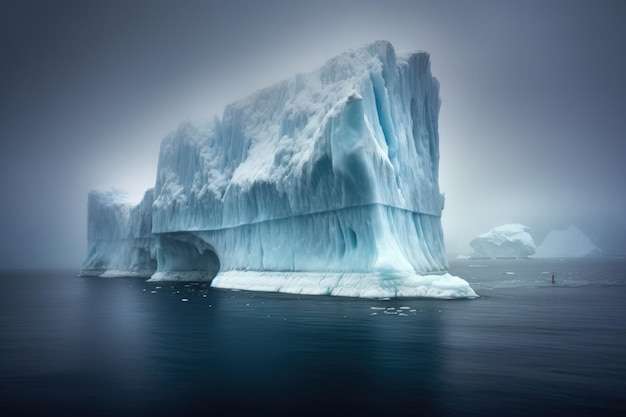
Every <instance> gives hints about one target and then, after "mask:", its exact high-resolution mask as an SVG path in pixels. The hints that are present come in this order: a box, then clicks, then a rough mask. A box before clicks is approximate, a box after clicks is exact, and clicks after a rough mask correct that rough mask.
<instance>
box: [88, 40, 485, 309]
mask: <svg viewBox="0 0 626 417" xmlns="http://www.w3.org/2000/svg"><path fill="white" fill-rule="evenodd" d="M439 107H440V99H439V84H438V82H437V80H436V79H435V78H434V77H433V76H432V75H431V72H430V61H429V56H428V54H426V53H421V52H420V53H410V54H406V55H398V56H397V55H396V53H395V51H394V49H393V47H392V46H391V44H390V43H388V42H384V41H379V42H375V43H373V44H371V45H368V46H366V47H363V48H360V49H356V50H352V51H348V52H346V53H344V54H342V55H340V56H337V57H335V58H333V59H330V60H329V61H328V62H326V64H325V65H324V66H322V67H321V68H320V69H319V70H317V71H314V72H311V73H308V74H298V75H296V76H295V77H294V78H291V79H289V80H286V81H282V82H279V83H277V84H274V85H272V86H270V87H268V88H266V89H263V90H260V91H258V92H256V93H254V94H252V95H251V96H249V97H248V98H246V99H243V100H241V101H238V102H236V103H233V104H231V105H229V106H227V107H226V108H225V110H224V114H223V116H222V117H221V119H218V118H215V119H214V120H213V121H210V122H208V123H206V124H204V125H194V124H191V123H183V124H181V125H180V126H179V127H178V129H177V130H176V131H175V132H173V133H172V134H170V135H169V136H168V137H166V138H165V139H164V140H163V142H162V145H161V150H160V154H159V164H158V172H157V180H156V187H155V189H154V200H153V203H152V204H151V206H150V207H149V210H148V211H147V212H144V211H142V213H144V215H147V214H145V213H148V212H149V216H150V217H151V226H152V230H151V232H152V236H154V238H153V240H152V241H151V243H150V245H151V246H150V251H148V253H150V254H151V256H154V257H155V258H156V261H157V262H156V263H157V270H156V272H155V273H154V274H153V275H152V278H151V279H152V280H198V279H208V280H213V281H212V285H213V286H218V287H225V288H241V289H258V290H264V291H285V292H294V293H314V294H334V295H350V296H368V297H369V296H372V297H376V296H380V297H387V296H404V295H406V296H439V297H448V298H453V297H473V296H475V295H476V294H475V293H474V291H473V290H472V289H471V288H470V287H469V285H468V284H467V282H465V281H463V280H461V279H460V278H456V277H452V276H450V275H449V274H448V273H447V272H446V269H447V260H446V256H445V250H444V243H443V234H442V230H441V221H440V219H441V212H442V208H443V205H444V198H443V196H442V194H441V193H440V191H439V185H438V166H439V134H438V125H437V123H438V115H439ZM93 198H94V199H96V197H93ZM90 202H91V197H90ZM142 204H143V203H142ZM96 206H97V207H96ZM101 206H102V205H101V204H96V205H95V206H94V209H93V210H94V213H95V212H96V211H97V212H98V213H100V212H102V213H103V214H104V213H105V212H106V210H104V208H102V207H101ZM146 206H147V203H146ZM90 210H91V204H90ZM107 210H109V209H107ZM141 210H144V209H141ZM141 210H140V211H141ZM106 213H108V212H106ZM107 215H108V214H107ZM109 217H110V216H109ZM118 217H119V218H121V217H123V216H121V215H120V216H117V217H115V218H116V219H117V218H118ZM92 221H94V222H96V223H97V222H99V221H100V220H99V215H96V214H93V215H90V230H91V228H92V226H91V222H92ZM109 223H110V222H109V221H107V223H106V224H102V225H101V226H98V227H95V226H94V228H96V229H98V228H99V227H102V228H103V229H106V230H107V231H108V230H109V229H111V230H116V229H117V228H120V227H118V226H117V224H116V225H109ZM121 228H122V229H124V227H121ZM124 230H126V229H124ZM127 235H128V233H126V234H125V236H127ZM98 236H100V235H98ZM141 237H142V238H143V237H144V235H143V234H141ZM137 238H139V237H137ZM112 239H113V238H112ZM114 239H118V238H117V235H115V237H114ZM133 239H136V237H135V236H134V235H133ZM137 243H138V242H137V241H133V245H136V244H137ZM96 245H99V247H101V248H103V249H102V250H105V251H106V250H108V248H107V247H106V245H107V244H105V243H103V242H98V241H93V240H92V239H91V234H90V250H91V249H92V247H94V249H93V251H94V252H96V253H97V252H99V251H100V249H99V248H95V246H96ZM142 253H145V252H142ZM92 258H93V259H99V260H101V261H102V259H104V258H106V257H105V256H101V257H97V256H95V255H94V256H92ZM112 258H114V259H115V262H117V263H119V264H120V265H117V264H115V265H113V263H111V267H110V268H108V267H106V266H105V265H106V262H104V261H102V262H101V263H100V264H98V265H99V266H100V267H102V268H104V269H116V270H132V269H133V268H132V267H131V266H127V267H126V268H124V267H123V266H124V265H121V264H124V262H122V259H121V258H123V257H122V256H121V255H120V256H115V257H112ZM89 259H90V258H89V256H88V261H89ZM124 260H125V258H124ZM88 261H86V262H85V264H84V266H83V270H98V269H99V268H96V266H95V265H94V264H93V263H92V262H91V261H89V262H88ZM216 274H217V276H216ZM215 276H216V277H215ZM214 277H215V278H214Z"/></svg>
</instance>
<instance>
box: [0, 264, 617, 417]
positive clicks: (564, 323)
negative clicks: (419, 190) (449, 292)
mask: <svg viewBox="0 0 626 417" xmlns="http://www.w3.org/2000/svg"><path fill="white" fill-rule="evenodd" d="M450 271H451V272H452V273H454V274H456V275H459V276H461V277H463V278H465V279H467V280H468V281H469V282H470V283H471V284H472V286H473V288H474V289H475V290H476V292H477V293H479V294H480V295H481V298H479V299H475V300H433V299H404V300H393V299H391V300H367V299H346V298H333V297H325V296H294V295H286V294H271V293H254V292H246V291H228V290H216V289H211V288H209V287H207V286H206V285H205V284H186V285H185V284H175V285H168V284H163V283H159V284H149V283H145V282H144V281H143V280H141V279H135V278H125V279H120V278H108V279H103V278H78V277H76V271H0V337H1V343H0V410H2V411H0V412H1V413H2V415H3V416H13V415H29V416H30V415H40V416H42V415H46V416H50V415H73V416H80V415H95V416H108V415H116V416H117V415H128V416H168V415H172V416H173V415H182V416H196V415H207V416H215V415H263V414H264V413H268V412H271V413H274V414H277V415H290V416H291V415H294V416H301V415H315V416H328V415H393V414H397V415H420V416H490V415H493V416H496V415H497V416H502V415H506V416H529V415H542V416H543V415H568V416H586V415H588V416H596V415H598V416H599V415H602V416H617V415H625V413H626V276H625V274H626V260H624V259H595V260H455V261H453V262H451V265H450ZM552 274H554V275H555V278H556V282H555V284H552V283H551V276H552Z"/></svg>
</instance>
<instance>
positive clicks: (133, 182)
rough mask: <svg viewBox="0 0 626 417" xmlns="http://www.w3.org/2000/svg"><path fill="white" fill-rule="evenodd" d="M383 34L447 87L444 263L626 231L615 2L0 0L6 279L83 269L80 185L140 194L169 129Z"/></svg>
mask: <svg viewBox="0 0 626 417" xmlns="http://www.w3.org/2000/svg"><path fill="white" fill-rule="evenodd" d="M377 39H386V40H389V41H391V42H392V43H393V44H394V46H395V48H396V50H397V51H399V52H402V51H409V50H424V51H427V52H429V53H430V55H431V60H432V71H433V73H434V75H435V76H436V77H437V78H438V79H439V81H440V83H441V98H442V102H443V104H442V107H441V113H440V124H439V127H440V136H441V144H440V146H441V161H440V162H441V165H440V186H441V189H442V190H443V191H444V192H445V194H446V198H447V202H446V207H445V211H444V215H443V225H444V233H445V237H446V244H447V247H448V250H449V252H450V253H452V254H457V253H469V251H470V249H469V246H467V243H468V241H469V240H470V239H471V238H472V237H473V236H475V235H477V234H480V233H483V232H486V231H488V230H490V229H491V228H493V227H496V226H498V225H501V224H504V223H511V222H518V223H523V224H526V225H527V226H529V227H531V231H534V232H535V234H537V236H538V237H537V238H538V239H541V238H542V237H543V235H545V233H546V232H547V230H549V229H550V228H554V227H564V226H567V225H568V224H569V223H574V222H579V221H581V219H589V218H597V219H604V220H607V219H613V218H617V219H620V220H621V221H622V222H623V221H624V218H625V215H624V214H625V213H626V192H625V190H624V188H625V187H624V186H625V183H626V164H624V158H625V156H626V152H625V151H626V145H625V140H626V137H625V135H626V134H625V133H624V132H626V103H625V100H626V81H625V78H624V76H625V74H626V2H624V1H619V0H616V1H610V0H605V1H591V0H590V1H573V0H563V1H549V0H541V1H539V0H538V1H516V2H514V1H503V0H494V1H419V0H411V1H380V0H377V1H366V0H360V1H357V0H353V1H341V0H334V1H325V0H316V1H303V2H299V1H262V0H249V1H237V0H229V1H223V2H211V1H173V0H172V1H156V0H150V1H86V0H81V1H65V0H57V1H45V0H44V1H28V0H19V1H13V0H9V1H7V0H3V1H2V2H0V57H1V59H2V65H0V139H1V148H0V190H2V200H1V204H0V219H1V220H0V222H1V223H0V225H1V227H2V229H1V233H0V267H47V266H54V267H61V266H69V267H73V268H78V267H79V266H80V262H81V261H82V258H83V256H84V253H85V249H86V234H87V229H86V222H87V210H86V206H87V192H88V190H90V189H92V188H101V187H108V186H111V185H117V186H119V187H123V188H127V189H128V190H129V191H131V192H132V193H139V192H142V191H143V190H145V189H146V188H149V187H151V186H153V184H154V179H155V174H156V165H157V157H158V150H159V144H160V141H161V139H162V138H163V137H164V136H165V135H166V134H167V133H169V132H170V131H172V130H174V129H175V128H176V127H177V125H178V124H179V123H180V122H181V121H183V120H202V119H207V118H212V117H213V116H214V115H221V112H222V109H223V107H224V106H225V105H226V104H228V103H230V102H232V101H234V100H237V99H239V98H242V97H244V96H246V95H247V94H249V93H251V92H253V91H255V90H257V89H259V88H262V87H265V86H267V85H269V84H271V83H274V82H276V81H279V80H281V79H285V78H288V77H290V76H292V75H293V74H295V73H298V72H308V71H311V70H314V69H316V68H318V67H319V66H321V65H322V64H323V63H324V62H325V61H326V60H327V59H328V58H330V57H332V56H334V55H337V54H339V53H341V52H343V51H344V50H347V49H350V48H356V47H360V46H362V45H364V44H367V43H370V42H372V41H374V40H377Z"/></svg>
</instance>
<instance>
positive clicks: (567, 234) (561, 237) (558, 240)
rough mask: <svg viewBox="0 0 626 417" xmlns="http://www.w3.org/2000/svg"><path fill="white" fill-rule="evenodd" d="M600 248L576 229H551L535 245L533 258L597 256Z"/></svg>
mask: <svg viewBox="0 0 626 417" xmlns="http://www.w3.org/2000/svg"><path fill="white" fill-rule="evenodd" d="M600 254H601V251H600V248H598V247H597V246H596V245H594V244H593V242H592V241H591V240H590V239H589V238H588V237H587V236H586V235H585V234H584V233H583V232H581V231H580V229H578V228H577V227H576V226H570V227H569V228H567V229H565V230H552V231H551V232H550V233H548V235H547V236H546V238H545V239H544V240H543V242H542V243H541V245H539V246H538V247H537V252H536V253H535V255H534V257H535V258H584V257H591V256H599V255H600Z"/></svg>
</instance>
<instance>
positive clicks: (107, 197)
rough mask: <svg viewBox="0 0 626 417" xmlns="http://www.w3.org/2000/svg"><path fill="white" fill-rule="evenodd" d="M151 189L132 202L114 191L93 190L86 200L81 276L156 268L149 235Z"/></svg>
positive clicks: (146, 274)
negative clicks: (85, 225)
mask: <svg viewBox="0 0 626 417" xmlns="http://www.w3.org/2000/svg"><path fill="white" fill-rule="evenodd" d="M153 201H154V189H150V190H148V191H146V193H145V194H144V197H143V199H142V201H141V202H140V203H139V204H137V205H133V204H132V203H130V202H129V201H128V200H127V199H126V196H125V194H124V193H122V192H120V191H116V190H109V191H92V192H90V193H89V196H88V199H87V215H88V218H87V255H86V256H85V260H84V261H83V264H82V266H81V275H82V276H109V277H113V276H144V277H150V276H151V275H152V274H153V273H154V272H155V271H156V252H155V243H156V239H155V237H154V236H153V235H152V202H153Z"/></svg>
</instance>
